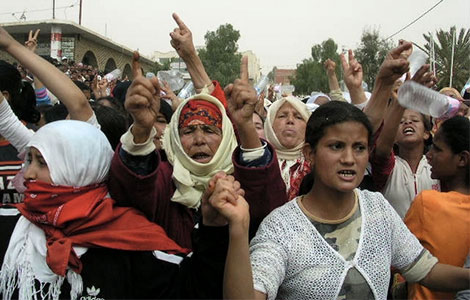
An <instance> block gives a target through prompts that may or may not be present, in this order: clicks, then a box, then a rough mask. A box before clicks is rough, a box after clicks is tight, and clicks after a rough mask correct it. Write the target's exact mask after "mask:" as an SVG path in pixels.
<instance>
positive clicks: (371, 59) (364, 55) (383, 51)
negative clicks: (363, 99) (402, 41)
mask: <svg viewBox="0 0 470 300" xmlns="http://www.w3.org/2000/svg"><path fill="white" fill-rule="evenodd" d="M392 47H393V45H392V42H391V41H387V40H385V39H383V38H381V37H380V35H379V31H378V30H376V29H372V30H364V31H363V32H362V36H361V43H360V45H359V47H358V48H357V49H356V50H355V51H354V55H355V57H356V59H357V61H358V62H359V63H360V64H361V65H362V70H363V72H364V81H365V82H366V83H367V85H368V86H369V90H372V87H373V86H374V82H375V77H376V76H377V73H378V71H379V68H380V65H381V64H382V62H383V60H384V59H385V56H386V55H387V53H388V52H389V51H390V50H391V49H392Z"/></svg>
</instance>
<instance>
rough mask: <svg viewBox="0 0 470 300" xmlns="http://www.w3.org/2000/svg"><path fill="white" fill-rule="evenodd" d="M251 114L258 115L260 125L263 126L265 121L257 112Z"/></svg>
mask: <svg viewBox="0 0 470 300" xmlns="http://www.w3.org/2000/svg"><path fill="white" fill-rule="evenodd" d="M253 114H256V115H258V117H259V118H260V119H261V123H263V125H264V122H265V121H266V120H265V119H264V118H263V117H262V116H261V115H260V114H259V113H258V112H257V111H254V112H253Z"/></svg>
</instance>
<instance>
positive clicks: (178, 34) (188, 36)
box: [170, 13, 214, 93]
mask: <svg viewBox="0 0 470 300" xmlns="http://www.w3.org/2000/svg"><path fill="white" fill-rule="evenodd" d="M173 19H174V20H175V22H176V24H178V27H177V28H175V29H174V30H173V32H171V33H170V37H171V41H170V44H171V46H173V48H175V50H176V52H178V55H179V56H180V57H181V59H183V61H184V62H185V64H186V67H187V69H188V72H189V75H190V76H191V80H192V81H193V83H194V88H195V90H196V92H197V93H200V92H201V91H202V89H203V88H204V87H205V86H207V87H208V89H209V93H212V92H213V91H214V85H213V84H212V81H211V79H210V78H209V75H207V73H206V69H204V65H203V64H202V61H201V59H200V58H199V55H198V54H197V51H196V48H195V47H194V44H193V34H192V33H191V30H189V28H188V26H186V24H184V22H183V21H182V20H181V19H180V17H179V16H178V15H177V14H175V13H174V14H173Z"/></svg>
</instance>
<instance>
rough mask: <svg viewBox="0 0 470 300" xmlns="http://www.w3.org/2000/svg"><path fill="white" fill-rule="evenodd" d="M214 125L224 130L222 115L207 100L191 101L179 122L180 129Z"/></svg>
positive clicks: (185, 107) (182, 112) (183, 110)
mask: <svg viewBox="0 0 470 300" xmlns="http://www.w3.org/2000/svg"><path fill="white" fill-rule="evenodd" d="M196 121H201V122H203V124H207V125H213V126H216V127H218V128H220V129H222V113H221V112H220V110H219V109H218V108H217V106H216V105H215V104H213V103H210V102H208V101H205V100H197V99H195V100H191V101H189V102H188V103H186V105H185V106H184V107H183V109H182V110H181V113H180V118H179V121H178V128H184V127H186V126H190V125H195V124H201V123H200V122H196Z"/></svg>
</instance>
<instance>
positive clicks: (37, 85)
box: [24, 29, 51, 105]
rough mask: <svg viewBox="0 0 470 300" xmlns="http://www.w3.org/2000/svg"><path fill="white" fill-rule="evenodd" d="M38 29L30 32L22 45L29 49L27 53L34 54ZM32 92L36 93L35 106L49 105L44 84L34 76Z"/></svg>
mask: <svg viewBox="0 0 470 300" xmlns="http://www.w3.org/2000/svg"><path fill="white" fill-rule="evenodd" d="M39 31H40V30H39V29H37V30H36V31H35V32H34V33H33V31H32V30H30V31H29V35H28V40H27V41H26V42H25V43H24V45H25V46H26V48H28V49H29V51H31V52H33V53H36V48H37V46H38V35H39ZM34 90H35V92H36V102H37V105H41V104H51V99H50V98H49V95H48V94H47V90H46V88H45V87H44V84H42V82H41V80H39V78H37V77H36V76H34Z"/></svg>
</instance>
